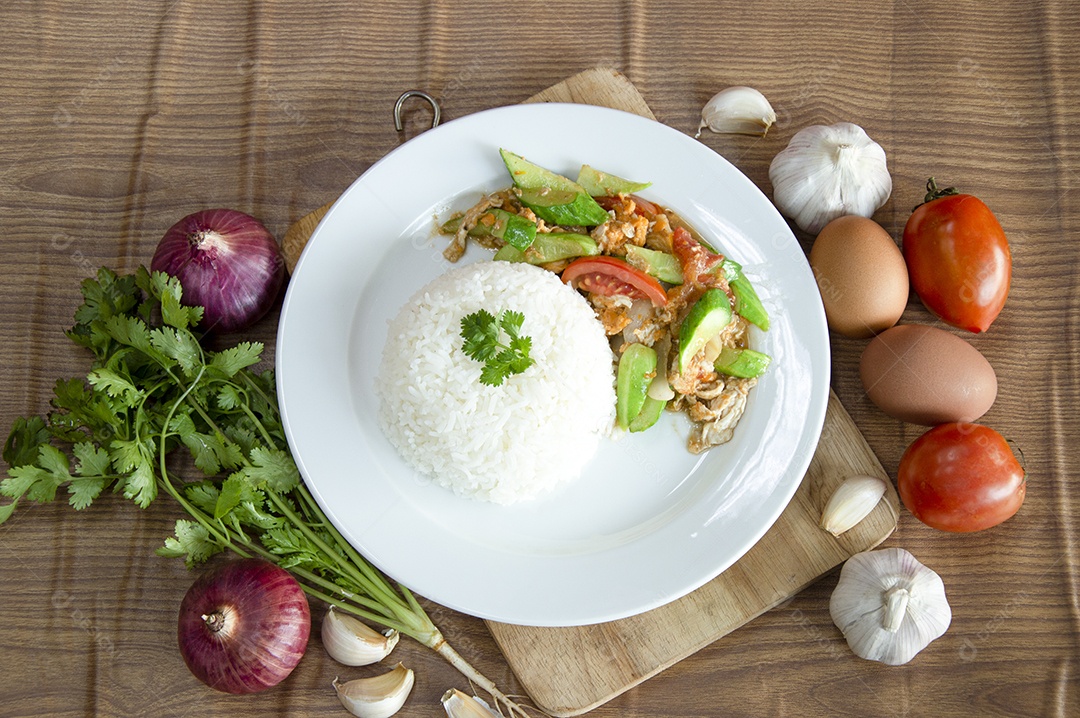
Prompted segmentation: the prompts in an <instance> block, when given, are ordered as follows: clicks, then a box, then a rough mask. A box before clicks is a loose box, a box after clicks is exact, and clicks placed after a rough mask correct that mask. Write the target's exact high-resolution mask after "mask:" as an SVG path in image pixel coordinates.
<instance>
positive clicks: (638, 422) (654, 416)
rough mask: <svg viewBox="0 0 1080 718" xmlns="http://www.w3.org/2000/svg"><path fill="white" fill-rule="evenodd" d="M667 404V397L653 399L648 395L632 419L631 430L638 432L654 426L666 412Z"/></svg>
mask: <svg viewBox="0 0 1080 718" xmlns="http://www.w3.org/2000/svg"><path fill="white" fill-rule="evenodd" d="M650 383H651V382H650ZM666 406H667V400H666V399H653V398H652V397H651V396H647V395H646V397H645V403H644V404H643V405H642V407H641V411H640V412H638V415H637V416H635V417H634V418H633V419H631V421H630V432H631V433H637V432H639V431H645V430H646V429H648V428H650V427H652V425H653V424H655V423H656V422H658V421H660V415H661V414H663V413H664V407H666Z"/></svg>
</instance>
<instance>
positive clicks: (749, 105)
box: [694, 86, 776, 137]
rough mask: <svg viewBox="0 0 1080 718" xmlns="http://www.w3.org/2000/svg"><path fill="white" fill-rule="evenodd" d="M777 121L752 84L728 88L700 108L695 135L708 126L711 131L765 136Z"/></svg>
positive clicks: (763, 98)
mask: <svg viewBox="0 0 1080 718" xmlns="http://www.w3.org/2000/svg"><path fill="white" fill-rule="evenodd" d="M774 122H776V113H775V112H774V111H773V108H772V105H770V104H769V101H768V100H767V99H765V95H763V94H761V93H760V92H758V91H757V90H755V89H754V88H752V87H741V86H739V87H729V88H727V89H726V90H721V91H720V92H718V93H716V94H715V95H713V96H712V99H710V100H709V101H708V102H707V103H705V107H703V108H702V110H701V124H700V125H698V129H697V134H696V135H694V137H701V131H702V130H703V129H705V128H706V127H708V128H709V129H710V130H712V131H713V132H722V133H729V134H735V135H757V136H758V137H764V136H765V133H766V132H768V131H769V128H770V127H772V126H773V123H774Z"/></svg>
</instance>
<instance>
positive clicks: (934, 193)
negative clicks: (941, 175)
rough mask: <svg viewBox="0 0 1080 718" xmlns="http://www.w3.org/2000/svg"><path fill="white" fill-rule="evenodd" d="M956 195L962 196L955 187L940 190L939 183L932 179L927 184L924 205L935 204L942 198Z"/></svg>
mask: <svg viewBox="0 0 1080 718" xmlns="http://www.w3.org/2000/svg"><path fill="white" fill-rule="evenodd" d="M954 194H960V192H959V191H957V189H956V188H955V187H945V188H944V189H940V188H938V186H937V181H935V180H934V178H933V177H931V178H930V179H929V180H927V182H926V197H924V198H923V201H922V203H923V204H926V203H927V202H933V201H934V200H935V199H941V198H942V197H949V196H951V195H954Z"/></svg>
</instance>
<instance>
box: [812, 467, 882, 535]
mask: <svg viewBox="0 0 1080 718" xmlns="http://www.w3.org/2000/svg"><path fill="white" fill-rule="evenodd" d="M885 488H886V486H885V482H884V481H882V480H881V479H879V478H878V477H876V476H852V477H850V478H848V479H846V480H845V481H844V483H842V484H840V486H838V487H837V489H836V491H834V492H833V495H832V496H831V497H829V503H827V504H825V510H824V511H823V512H822V513H821V528H823V529H825V530H826V531H828V532H829V533H831V534H832V535H833V536H839V535H840V534H842V533H844V532H845V531H847V530H849V529H851V528H852V527H854V526H855V524H857V523H859V522H860V521H862V520H863V519H865V518H866V517H867V516H869V515H870V512H871V511H873V510H874V507H875V506H877V505H878V502H879V501H881V497H882V496H884V495H885Z"/></svg>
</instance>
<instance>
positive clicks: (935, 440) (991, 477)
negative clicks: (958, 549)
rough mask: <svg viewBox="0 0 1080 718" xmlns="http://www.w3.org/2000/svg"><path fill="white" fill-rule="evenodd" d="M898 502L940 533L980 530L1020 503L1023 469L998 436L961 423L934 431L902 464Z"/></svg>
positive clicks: (906, 454) (916, 444)
mask: <svg viewBox="0 0 1080 718" xmlns="http://www.w3.org/2000/svg"><path fill="white" fill-rule="evenodd" d="M896 483H897V488H899V490H900V499H901V500H902V501H903V502H904V506H906V507H907V508H908V511H910V512H911V513H913V514H914V515H915V518H917V519H919V520H920V521H922V522H923V523H924V524H926V525H927V526H931V527H933V528H936V529H941V530H942V531H956V532H968V531H982V530H983V529H988V528H990V527H991V526H997V525H998V524H999V523H1001V522H1002V521H1004V520H1005V519H1007V518H1009V517H1011V516H1012V515H1013V514H1015V513H1016V512H1017V510H1018V509H1019V508H1020V505H1021V504H1022V503H1024V495H1025V493H1026V492H1027V482H1026V481H1025V479H1024V469H1023V468H1022V467H1021V466H1020V462H1019V461H1017V460H1016V457H1015V456H1014V455H1013V452H1012V450H1011V449H1010V448H1009V444H1008V443H1007V442H1006V441H1005V439H1004V437H1002V436H1001V434H999V433H997V432H996V431H994V430H993V429H991V428H989V427H987V426H982V425H980V424H968V423H964V422H960V423H951V424H941V425H940V426H935V427H934V428H933V429H931V430H930V431H928V432H926V433H925V434H923V435H922V436H920V437H919V438H918V439H916V440H915V441H914V442H913V443H912V444H911V446H909V447H908V448H907V451H905V452H904V455H903V457H901V459H900V471H899V475H898V477H897V482H896Z"/></svg>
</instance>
